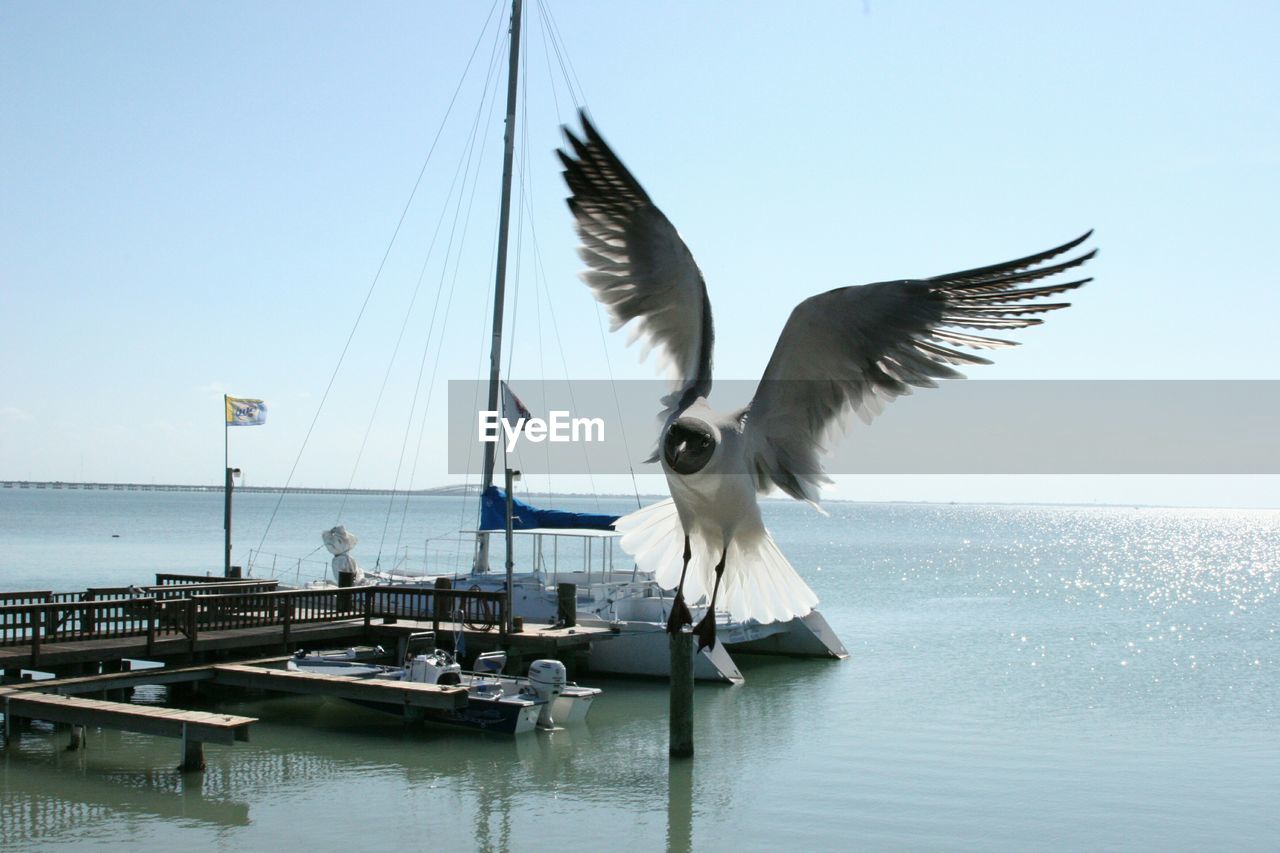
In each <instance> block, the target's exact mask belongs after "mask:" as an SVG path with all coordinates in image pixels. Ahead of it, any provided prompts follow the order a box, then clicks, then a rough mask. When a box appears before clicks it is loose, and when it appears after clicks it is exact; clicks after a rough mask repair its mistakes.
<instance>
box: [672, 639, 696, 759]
mask: <svg viewBox="0 0 1280 853" xmlns="http://www.w3.org/2000/svg"><path fill="white" fill-rule="evenodd" d="M670 638H671V721H670V724H671V732H670V735H669V748H668V753H669V754H670V756H671V757H672V758H692V757H693V634H691V633H689V632H688V631H677V632H676V633H674V634H671V635H670Z"/></svg>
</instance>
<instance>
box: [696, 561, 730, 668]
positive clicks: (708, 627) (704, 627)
mask: <svg viewBox="0 0 1280 853" xmlns="http://www.w3.org/2000/svg"><path fill="white" fill-rule="evenodd" d="M728 556H729V546H728V545H726V546H725V547H724V553H723V554H721V555H720V562H718V563H716V582H715V585H714V586H713V587H711V603H710V604H708V605H707V612H706V614H705V615H704V616H703V617H702V619H701V620H699V622H698V626H697V627H696V628H694V629H693V633H694V634H696V635H697V636H698V651H702V650H703V649H709V648H711V647H712V646H714V645H715V644H716V593H718V592H719V591H720V577H721V576H722V575H723V574H724V560H725V557H728Z"/></svg>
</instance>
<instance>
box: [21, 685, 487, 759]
mask: <svg viewBox="0 0 1280 853" xmlns="http://www.w3.org/2000/svg"><path fill="white" fill-rule="evenodd" d="M283 662H284V661H283V660H282V659H276V660H273V661H270V662H268V663H271V664H274V665H276V666H279V665H280V664H282V663H283ZM192 682H208V683H213V684H218V685H222V686H225V687H238V688H248V689H255V690H269V691H273V692H277V693H294V694H301V695H310V696H333V697H337V698H340V699H352V700H356V701H366V702H374V703H377V704H379V705H383V706H396V705H398V706H400V707H401V708H403V709H404V712H405V717H406V718H407V719H412V710H413V709H436V710H457V709H460V708H464V707H466V704H467V701H468V699H467V690H466V688H465V687H460V686H454V685H437V684H418V683H414V682H402V681H382V680H378V679H370V678H352V677H348V676H340V675H327V674H318V673H304V672H290V671H288V670H284V669H274V668H268V667H266V666H261V665H259V666H249V665H245V664H215V665H208V666H195V667H183V668H180V669H176V670H165V669H163V668H160V669H150V670H143V671H139V672H122V673H111V674H106V675H96V676H85V677H81V678H69V679H52V680H47V681H35V682H29V683H27V684H23V685H19V686H15V687H0V711H3V713H4V732H3V734H4V745H5V746H7V745H8V744H9V742H10V738H11V737H12V729H13V726H14V724H15V721H17V720H19V719H33V720H46V721H48V722H51V723H63V724H66V725H69V726H71V731H72V734H71V747H70V748H71V749H77V748H79V747H80V746H81V745H82V743H83V741H84V735H83V732H84V730H85V729H86V728H89V727H102V728H113V729H120V730H123V731H131V732H139V733H141V734H147V735H157V736H159V737H172V738H180V739H181V740H182V763H181V764H180V765H179V768H178V769H180V770H183V771H197V770H202V769H204V744H206V743H218V744H227V745H231V744H233V743H235V742H236V741H247V740H248V739H249V726H250V725H251V724H252V723H255V722H257V720H256V719H255V718H254V717H241V716H236V715H233V714H218V713H210V712H207V711H188V710H183V709H181V708H168V707H160V706H155V705H134V704H131V703H128V702H111V701H106V700H103V699H91V698H87V697H85V696H82V695H79V694H82V693H101V692H105V691H108V690H121V689H124V688H126V687H131V686H137V685H140V684H156V683H160V684H182V683H192Z"/></svg>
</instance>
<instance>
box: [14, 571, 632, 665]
mask: <svg viewBox="0 0 1280 853" xmlns="http://www.w3.org/2000/svg"><path fill="white" fill-rule="evenodd" d="M172 577H173V576H168V575H166V576H161V578H165V579H168V578H172ZM505 607H506V602H505V598H504V596H503V595H502V593H498V592H481V591H479V590H453V589H439V588H431V587H376V586H368V587H352V588H349V589H303V590H279V589H277V588H276V586H275V582H274V581H254V580H244V581H219V582H211V583H194V582H193V583H173V582H169V583H160V584H156V585H153V586H148V587H127V588H111V589H93V590H86V591H84V592H79V593H54V592H51V591H47V590H38V591H26V592H9V593H0V671H3V673H4V674H6V675H8V676H9V677H10V679H12V678H14V677H16V676H17V674H18V672H19V671H21V670H36V671H44V672H50V673H53V674H55V675H59V676H74V675H83V674H86V673H87V674H97V673H98V672H100V671H102V670H103V668H104V667H114V666H116V665H118V664H119V663H120V662H121V661H124V660H129V659H137V660H150V661H158V662H160V663H165V664H189V663H198V662H201V661H205V660H228V659H231V658H235V657H240V658H262V657H267V656H270V655H279V654H286V653H288V652H291V651H293V650H294V649H297V648H303V647H311V648H315V647H318V646H322V645H328V646H330V647H332V646H335V645H336V646H345V645H357V644H361V643H381V642H388V643H390V644H391V645H392V647H393V648H396V649H397V650H398V651H400V653H401V654H403V652H404V648H403V646H404V642H405V641H406V639H407V637H409V636H411V635H413V634H415V633H421V632H423V631H431V632H434V633H436V634H437V635H438V637H439V638H440V639H441V640H442V641H444V642H445V644H446V645H448V644H449V643H450V642H451V641H452V638H453V637H454V636H461V637H463V638H464V641H465V643H466V644H467V647H468V649H472V650H486V649H492V648H504V649H507V650H508V651H510V652H511V653H512V654H513V656H515V657H527V656H530V655H534V656H547V657H555V656H558V655H560V654H565V653H571V652H575V651H585V650H586V649H587V648H589V645H590V643H591V642H592V641H593V640H595V639H599V638H601V637H603V636H608V635H609V634H610V632H609V631H608V630H607V629H601V628H595V629H592V628H586V627H575V628H561V629H555V628H552V627H551V626H548V625H534V624H526V625H525V626H524V629H523V630H522V631H520V632H518V633H516V632H513V633H508V632H507V631H506V630H505V625H506V622H507V620H506V611H505ZM90 670H91V671H90Z"/></svg>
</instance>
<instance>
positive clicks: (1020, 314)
mask: <svg viewBox="0 0 1280 853" xmlns="http://www.w3.org/2000/svg"><path fill="white" fill-rule="evenodd" d="M1092 233H1093V232H1092V231H1089V232H1087V233H1085V234H1084V235H1083V236H1081V237H1078V238H1076V239H1075V240H1072V241H1071V242H1069V243H1064V244H1063V245H1061V246H1058V247H1056V248H1053V249H1049V250H1048V251H1045V252H1040V253H1038V254H1035V255H1028V256H1027V257H1025V258H1018V259H1017V260H1014V261H1008V262H1006V263H1003V264H994V265H992V266H987V267H979V268H977V269H971V270H965V271H963V272H955V273H951V274H949V275H940V276H935V277H934V278H927V279H919V280H909V281H888V282H880V283H878V284H865V285H861V286H859V287H842V288H840V289H838V290H832V291H829V292H827V293H823V294H819V295H818V296H814V297H811V298H809V299H806V300H805V301H804V302H801V303H800V304H799V305H797V306H796V308H795V310H794V311H792V312H791V317H790V319H788V320H787V325H786V327H785V328H784V329H783V330H782V335H781V337H779V338H778V343H777V346H776V347H775V348H774V350H773V356H772V357H771V358H770V359H769V365H768V366H767V367H766V368H765V371H764V377H763V378H762V379H761V380H760V386H759V387H758V388H757V389H756V394H755V398H754V399H753V400H752V401H751V405H750V406H749V407H748V408H747V409H746V411H745V417H746V422H745V425H744V438H745V440H746V442H747V458H748V464H749V465H750V467H751V470H752V474H753V476H754V477H755V481H756V487H757V488H758V489H759V490H760V491H762V492H764V491H768V490H769V489H770V488H771V487H772V486H777V487H778V488H780V489H782V490H783V491H784V492H786V493H787V494H789V495H791V496H792V497H794V498H798V499H799V500H807V501H814V502H816V500H817V497H818V489H819V487H820V486H821V485H822V483H825V482H829V479H828V478H827V476H826V475H825V474H824V473H823V471H822V466H821V464H820V462H819V456H820V455H821V454H822V453H823V452H824V451H825V445H826V443H827V441H828V440H830V439H831V438H832V437H833V435H832V433H834V432H838V430H839V428H840V426H841V424H842V422H843V420H844V418H843V415H844V414H845V413H846V412H848V411H850V410H852V411H853V412H854V413H856V414H857V415H858V417H860V418H862V420H864V421H870V419H871V418H872V417H874V416H875V415H876V414H879V412H880V411H881V409H882V408H883V404H884V402H886V401H889V400H893V399H894V398H896V397H898V396H899V395H902V394H910V393H911V389H912V387H917V388H932V387H934V386H935V385H936V384H937V383H936V382H935V380H937V379H946V378H950V377H956V376H960V374H959V373H958V372H957V371H956V370H955V369H954V367H953V365H967V364H990V362H989V361H988V360H987V359H985V358H982V357H981V356H977V355H974V354H972V353H968V352H963V351H961V350H958V349H955V347H957V346H960V347H967V348H971V349H999V348H1002V347H1010V346H1017V343H1016V342H1015V341H1007V340H1002V339H997V338H991V337H987V336H986V335H977V334H971V333H969V332H963V331H959V329H978V330H982V331H983V332H986V331H988V330H993V331H998V330H1003V329H1020V328H1023V327H1025V326H1035V325H1039V324H1040V323H1041V322H1043V321H1042V320H1041V319H1040V318H1039V317H1036V316H1033V315H1036V314H1043V313H1045V312H1048V311H1054V310H1057V309H1059V308H1066V307H1067V306H1068V305H1070V303H1069V302H1043V301H1036V300H1041V299H1044V298H1045V297H1049V296H1053V295H1055V294H1059V293H1064V292H1066V291H1068V290H1074V289H1075V288H1077V287H1080V286H1081V285H1082V284H1085V283H1086V282H1089V281H1092V279H1089V278H1084V279H1077V280H1075V281H1066V282H1060V283H1056V284H1055V283H1047V284H1043V285H1040V286H1037V287H1024V285H1027V284H1030V283H1032V282H1035V281H1038V280H1040V279H1045V278H1050V277H1052V276H1056V275H1058V274H1059V273H1063V272H1066V271H1067V270H1070V269H1073V268H1075V267H1078V266H1080V265H1081V264H1083V263H1085V262H1086V261H1088V260H1089V259H1090V258H1092V257H1093V256H1094V255H1095V254H1096V253H1097V252H1096V250H1094V251H1090V252H1086V253H1084V254H1081V255H1078V256H1076V257H1074V258H1070V259H1068V260H1065V261H1061V262H1058V263H1052V264H1050V263H1046V262H1047V261H1050V260H1051V259H1053V258H1055V257H1057V256H1059V255H1062V254H1063V253H1066V252H1069V251H1071V250H1072V249H1074V248H1076V247H1077V246H1079V245H1080V244H1081V243H1083V242H1084V241H1085V240H1086V239H1088V237H1089V235H1090V234H1092Z"/></svg>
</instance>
